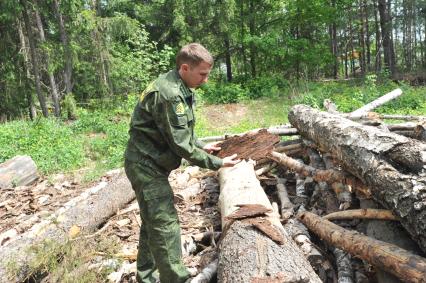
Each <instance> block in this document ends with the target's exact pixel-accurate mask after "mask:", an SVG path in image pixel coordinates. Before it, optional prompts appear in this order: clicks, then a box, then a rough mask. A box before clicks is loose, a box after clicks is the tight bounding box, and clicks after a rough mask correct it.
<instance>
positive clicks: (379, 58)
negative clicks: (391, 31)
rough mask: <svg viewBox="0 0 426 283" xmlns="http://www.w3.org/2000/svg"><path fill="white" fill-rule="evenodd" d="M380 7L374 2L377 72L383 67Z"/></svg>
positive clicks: (375, 63) (375, 65)
mask: <svg viewBox="0 0 426 283" xmlns="http://www.w3.org/2000/svg"><path fill="white" fill-rule="evenodd" d="M378 13H379V9H378V5H377V2H374V26H375V29H376V54H375V60H374V68H375V70H376V73H378V72H380V71H381V69H382V52H381V50H382V33H381V32H380V28H379V15H378Z"/></svg>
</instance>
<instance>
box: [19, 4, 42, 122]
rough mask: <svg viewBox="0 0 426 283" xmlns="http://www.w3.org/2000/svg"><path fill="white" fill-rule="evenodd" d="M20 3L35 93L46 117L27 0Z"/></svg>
mask: <svg viewBox="0 0 426 283" xmlns="http://www.w3.org/2000/svg"><path fill="white" fill-rule="evenodd" d="M20 3H21V5H22V7H23V9H22V15H23V18H24V24H25V29H26V31H27V36H28V43H29V45H30V56H31V62H32V67H33V74H34V81H35V87H36V93H37V97H38V100H39V102H40V107H41V111H42V113H43V116H44V117H48V116H49V111H48V110H47V105H46V98H45V97H44V94H43V93H42V91H41V81H40V80H41V79H40V71H39V70H40V67H39V65H38V60H37V56H36V46H35V39H34V35H33V32H32V27H31V21H30V16H29V14H28V7H27V0H20Z"/></svg>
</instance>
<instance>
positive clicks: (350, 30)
mask: <svg viewBox="0 0 426 283" xmlns="http://www.w3.org/2000/svg"><path fill="white" fill-rule="evenodd" d="M353 32H354V31H353V25H352V18H350V19H349V44H350V45H349V46H350V56H349V59H350V63H351V73H352V76H355V60H354V56H355V50H354V41H353V38H354V34H353Z"/></svg>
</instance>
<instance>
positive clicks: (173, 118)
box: [125, 70, 222, 172]
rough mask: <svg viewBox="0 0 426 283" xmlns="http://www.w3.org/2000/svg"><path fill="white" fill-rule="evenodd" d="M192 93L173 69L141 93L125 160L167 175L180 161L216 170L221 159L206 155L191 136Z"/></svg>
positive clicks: (199, 144) (131, 124)
mask: <svg viewBox="0 0 426 283" xmlns="http://www.w3.org/2000/svg"><path fill="white" fill-rule="evenodd" d="M193 101H194V94H193V92H192V91H191V90H190V89H189V88H188V87H186V85H185V84H184V83H183V81H182V80H181V78H180V76H179V73H178V72H177V71H176V70H174V71H170V72H168V73H166V74H163V75H160V76H159V77H158V78H157V79H156V80H155V81H153V82H151V83H150V84H149V85H148V87H147V88H146V89H145V90H144V91H143V93H142V95H141V96H140V99H139V101H138V103H137V105H136V107H135V110H134V112H133V116H132V120H131V122H130V130H129V134H130V139H129V142H128V144H127V148H126V153H125V158H126V159H127V160H129V161H133V162H145V163H147V164H146V165H153V166H154V167H155V169H158V170H161V171H165V172H170V171H171V170H173V169H176V168H177V167H179V165H180V163H181V159H182V158H184V159H186V160H188V161H189V162H191V163H192V164H194V165H197V166H200V167H203V168H209V169H219V168H220V167H221V166H222V159H220V158H218V157H216V156H213V155H210V154H208V153H206V152H205V151H204V150H203V149H202V147H203V146H204V144H203V143H201V142H200V141H198V140H197V138H196V136H195V134H194V123H195V119H194V112H193Z"/></svg>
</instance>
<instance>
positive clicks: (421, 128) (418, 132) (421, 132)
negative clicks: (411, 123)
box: [414, 121, 426, 141]
mask: <svg viewBox="0 0 426 283" xmlns="http://www.w3.org/2000/svg"><path fill="white" fill-rule="evenodd" d="M414 138H415V139H418V140H420V141H426V121H423V122H422V123H419V124H418V125H417V126H416V127H415V128H414Z"/></svg>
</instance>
